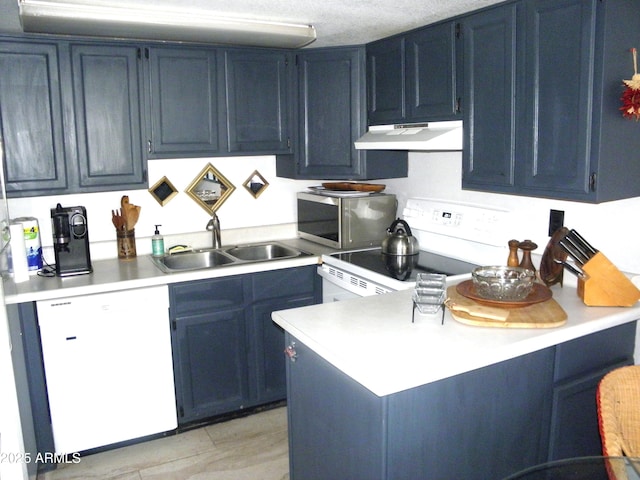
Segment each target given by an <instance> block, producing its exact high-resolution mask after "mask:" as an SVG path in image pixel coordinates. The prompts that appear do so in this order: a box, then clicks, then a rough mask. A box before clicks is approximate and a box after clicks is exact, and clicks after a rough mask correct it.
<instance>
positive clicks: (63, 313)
mask: <svg viewBox="0 0 640 480" xmlns="http://www.w3.org/2000/svg"><path fill="white" fill-rule="evenodd" d="M37 311H38V323H39V325H40V336H41V340H42V354H43V359H44V370H45V376H46V382H47V393H48V398H49V408H50V411H51V425H52V429H53V438H54V443H55V450H56V453H73V452H79V451H83V450H88V449H92V448H96V447H101V446H105V445H109V444H112V443H116V442H121V441H125V440H130V439H134V438H138V437H142V436H146V435H151V434H155V433H160V432H164V431H168V430H172V429H175V428H176V427H177V425H178V423H177V415H176V402H175V390H174V383H173V362H172V358H171V336H170V333H171V332H170V325H169V295H168V289H167V286H166V285H163V286H159V287H150V288H141V289H134V290H127V291H118V292H111V293H103V294H95V295H85V296H78V297H69V298H63V299H56V300H49V301H39V302H37Z"/></svg>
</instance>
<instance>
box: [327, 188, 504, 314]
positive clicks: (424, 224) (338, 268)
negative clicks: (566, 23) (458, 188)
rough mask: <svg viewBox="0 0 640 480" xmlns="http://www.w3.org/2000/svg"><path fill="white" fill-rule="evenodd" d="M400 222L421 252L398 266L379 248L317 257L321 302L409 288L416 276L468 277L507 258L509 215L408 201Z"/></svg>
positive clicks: (466, 206)
mask: <svg viewBox="0 0 640 480" xmlns="http://www.w3.org/2000/svg"><path fill="white" fill-rule="evenodd" d="M402 217H403V219H404V220H405V221H406V222H407V223H408V224H409V227H410V228H411V233H412V234H413V236H415V237H416V239H417V240H418V242H419V245H420V252H419V254H418V255H417V256H415V258H413V259H412V260H411V264H410V265H409V267H410V268H408V267H407V265H402V268H400V269H399V268H398V263H397V262H396V261H395V260H394V259H393V258H389V256H388V255H384V254H382V252H381V249H380V248H374V249H366V250H355V251H349V252H337V253H333V254H328V255H323V256H322V261H323V263H322V265H321V266H320V267H318V273H319V274H320V275H321V276H322V277H323V301H324V302H325V303H327V302H333V301H337V300H345V299H348V298H355V297H363V296H369V295H378V294H382V293H387V292H392V291H396V290H402V289H408V288H413V287H414V285H415V277H416V274H417V273H420V272H431V273H444V274H446V275H447V276H448V277H449V280H450V281H454V280H457V279H462V278H467V277H469V276H470V274H471V270H473V268H474V267H475V266H477V265H502V264H504V263H505V262H506V258H507V255H508V247H507V242H508V241H509V238H508V230H507V229H508V225H509V211H507V210H502V209H496V208H494V207H486V206H479V205H470V204H464V203H453V202H443V201H440V200H435V199H424V198H411V199H408V201H407V205H406V207H405V208H404V210H403V215H402Z"/></svg>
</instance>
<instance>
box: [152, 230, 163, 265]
mask: <svg viewBox="0 0 640 480" xmlns="http://www.w3.org/2000/svg"><path fill="white" fill-rule="evenodd" d="M161 226H162V225H156V231H155V232H153V237H151V254H152V255H153V256H154V257H162V256H163V255H164V238H162V235H160V230H158V227H161Z"/></svg>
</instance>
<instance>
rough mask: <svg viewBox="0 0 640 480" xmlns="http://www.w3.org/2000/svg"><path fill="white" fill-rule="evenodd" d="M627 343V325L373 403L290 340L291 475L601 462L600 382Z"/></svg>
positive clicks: (408, 474)
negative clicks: (587, 458) (570, 459)
mask: <svg viewBox="0 0 640 480" xmlns="http://www.w3.org/2000/svg"><path fill="white" fill-rule="evenodd" d="M634 339H635V322H633V323H630V324H626V325H622V326H619V327H614V328H611V329H608V330H604V331H602V332H598V333H594V334H591V335H588V336H586V337H583V338H580V339H577V340H574V341H571V342H566V343H563V344H560V345H557V346H554V347H549V348H546V349H543V350H540V351H537V352H533V353H530V354H527V355H522V356H520V357H516V358H514V359H511V360H507V361H504V362H500V363H497V364H494V365H490V366H487V367H484V368H480V369H477V370H473V371H470V372H467V373H464V374H461V375H456V376H454V377H450V378H447V379H444V380H440V381H437V382H433V383H430V384H427V385H423V386H420V387H416V388H413V389H409V390H405V391H402V392H398V393H395V394H391V395H387V396H384V397H378V396H376V395H375V394H373V393H372V392H371V391H369V390H367V389H366V388H365V387H363V386H362V385H360V384H359V383H357V382H356V381H354V380H353V379H351V378H350V377H349V376H347V375H346V374H344V373H343V372H342V371H340V370H338V369H337V368H335V367H334V366H333V365H331V364H329V363H328V362H327V361H326V360H324V359H323V358H322V357H320V356H319V355H318V354H316V353H315V352H314V351H313V350H311V349H310V348H308V347H307V346H306V345H305V344H303V343H301V342H299V341H298V340H297V339H296V338H294V337H293V336H291V335H289V334H287V344H290V343H291V342H295V351H296V353H297V357H296V359H295V361H287V362H286V363H287V375H288V377H287V381H288V392H287V405H288V415H289V455H290V477H291V479H292V480H300V479H304V480H314V479H318V480H320V479H327V478H363V479H364V478H366V479H367V480H376V479H381V480H382V479H386V480H392V479H398V480H399V479H408V478H411V479H414V478H428V479H434V480H435V479H442V480H445V479H453V478H456V479H457V478H465V479H474V480H483V479H486V480H495V479H498V478H504V477H506V476H508V475H510V474H512V473H514V472H517V471H519V470H522V469H524V468H527V467H529V466H532V465H535V464H538V463H542V462H545V461H547V460H548V459H557V458H563V457H566V456H584V455H592V454H598V453H599V450H598V451H595V452H594V451H593V448H594V445H596V446H597V445H599V443H600V439H599V434H598V430H597V428H595V429H594V428H593V426H594V425H597V412H596V408H595V389H596V387H597V382H598V381H599V379H600V378H602V376H603V375H604V374H605V373H606V372H607V371H609V370H610V369H612V368H615V366H616V365H620V364H625V363H628V362H632V359H633V349H634V345H633V343H634ZM424 368H429V366H425V367H424Z"/></svg>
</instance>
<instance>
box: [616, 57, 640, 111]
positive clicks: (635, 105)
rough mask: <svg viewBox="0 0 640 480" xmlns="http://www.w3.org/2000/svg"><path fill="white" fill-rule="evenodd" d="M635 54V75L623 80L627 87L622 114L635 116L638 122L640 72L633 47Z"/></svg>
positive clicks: (623, 98)
mask: <svg viewBox="0 0 640 480" xmlns="http://www.w3.org/2000/svg"><path fill="white" fill-rule="evenodd" d="M631 55H632V56H633V77H631V80H623V82H624V84H625V85H626V87H627V88H626V89H625V91H624V93H623V94H622V98H621V99H620V100H622V107H620V110H622V116H623V117H626V118H635V120H636V122H637V121H638V120H640V74H638V58H637V51H636V49H635V48H632V49H631Z"/></svg>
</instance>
